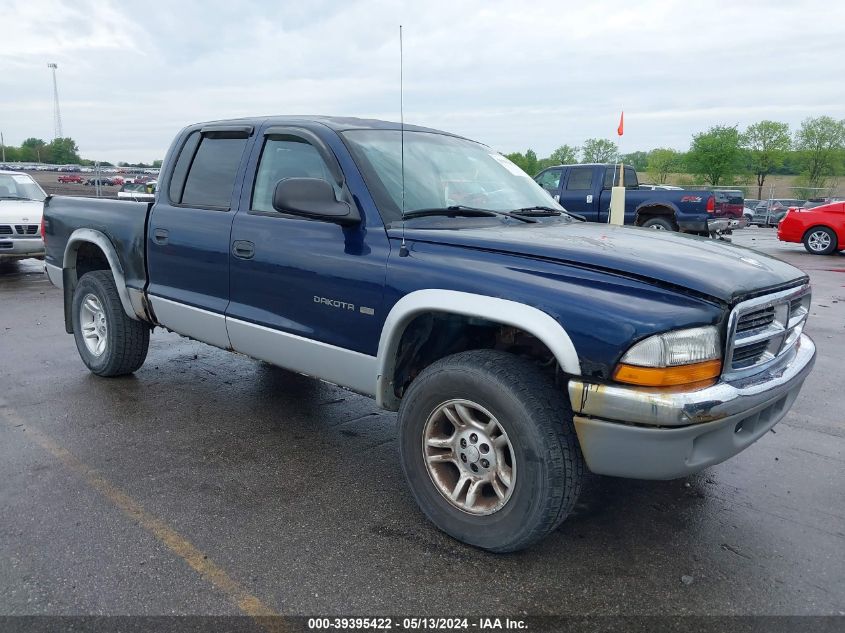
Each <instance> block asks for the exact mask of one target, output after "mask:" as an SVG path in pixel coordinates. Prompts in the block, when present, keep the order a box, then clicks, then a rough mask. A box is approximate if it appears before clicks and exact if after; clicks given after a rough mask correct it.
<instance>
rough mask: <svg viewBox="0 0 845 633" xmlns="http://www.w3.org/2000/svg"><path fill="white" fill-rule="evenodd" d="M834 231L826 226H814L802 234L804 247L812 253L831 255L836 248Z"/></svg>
mask: <svg viewBox="0 0 845 633" xmlns="http://www.w3.org/2000/svg"><path fill="white" fill-rule="evenodd" d="M838 247H839V245H838V244H837V239H836V233H834V232H833V231H831V230H830V229H829V228H827V227H826V226H816V227H813V228H812V229H810V230H809V231H807V232H806V233H805V234H804V248H805V249H807V252H808V253H812V254H813V255H831V254H832V253H835V252H836V251H837V250H838Z"/></svg>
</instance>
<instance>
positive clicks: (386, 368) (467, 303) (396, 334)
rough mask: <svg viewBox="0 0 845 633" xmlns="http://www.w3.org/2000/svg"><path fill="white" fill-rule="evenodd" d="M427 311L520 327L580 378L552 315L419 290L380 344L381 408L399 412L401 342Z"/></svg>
mask: <svg viewBox="0 0 845 633" xmlns="http://www.w3.org/2000/svg"><path fill="white" fill-rule="evenodd" d="M424 312H443V313H448V314H459V315H462V316H469V317H480V318H484V319H487V320H490V321H494V322H496V323H502V324H503V325H511V326H514V327H518V328H520V329H522V330H525V331H526V332H529V333H530V334H533V335H534V336H536V337H537V338H538V339H539V340H540V341H542V342H543V343H544V344H545V345H546V346H547V347H548V348H549V350H551V352H552V354H554V356H555V358H556V359H557V362H558V363H559V364H560V367H561V369H563V371H565V372H566V373H568V374H571V375H574V376H580V375H581V363H580V361H579V360H578V353H577V352H576V351H575V346H574V345H573V344H572V340H571V339H570V338H569V335H568V334H567V333H566V330H565V329H564V328H563V327H562V326H561V325H560V323H558V322H557V321H555V320H554V319H553V318H552V317H551V316H550V315H549V314H547V313H545V312H543V311H542V310H540V309H538V308H535V307H533V306H529V305H526V304H524V303H518V302H516V301H510V300H508V299H499V298H497V297H489V296H487V295H480V294H474V293H469V292H459V291H456V290H417V291H415V292H411V293H409V294H407V295H405V296H404V297H402V298H401V299H400V300H399V301H397V302H396V305H394V306H393V308H392V309H391V310H390V313H389V314H388V315H387V319H385V322H384V327H383V328H382V331H381V338H380V339H379V344H378V357H377V358H378V375H377V384H376V402H377V404H378V406H379V407H381V408H384V409H388V410H391V411H396V410H397V409H398V408H399V399H398V398H396V396H395V395H394V393H393V373H394V371H395V368H396V366H395V361H396V353H397V351H398V348H399V341H400V340H401V339H402V335H403V334H404V332H405V328H407V326H408V324H409V323H410V322H411V321H412V320H413V319H414V318H415V317H416V316H418V315H420V314H422V313H424Z"/></svg>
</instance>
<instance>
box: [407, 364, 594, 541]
mask: <svg viewBox="0 0 845 633" xmlns="http://www.w3.org/2000/svg"><path fill="white" fill-rule="evenodd" d="M399 458H400V461H401V463H402V468H403V470H404V472H405V477H406V479H407V481H408V484H409V486H410V488H411V492H412V493H413V495H414V498H415V499H416V501H417V503H418V504H419V506H420V508H421V509H422V511H423V512H424V513H425V515H426V516H427V517H428V518H429V520H430V521H431V522H432V523H434V524H435V525H436V526H437V527H438V528H440V529H441V530H443V531H444V532H446V533H447V534H449V535H450V536H452V537H454V538H456V539H458V540H460V541H463V542H464V543H468V544H470V545H474V546H476V547H480V548H483V549H486V550H490V551H493V552H511V551H516V550H520V549H523V548H525V547H528V546H529V545H531V544H532V543H534V542H536V541H538V540H540V539H541V538H543V537H544V536H546V535H547V534H548V533H549V532H551V531H552V530H554V529H555V528H556V527H557V526H558V525H560V523H561V522H562V521H563V520H564V519H565V518H566V516H567V515H568V514H569V513H570V511H571V510H572V508H573V507H574V505H575V502H576V500H577V499H578V494H579V492H580V490H581V480H582V478H583V473H584V461H583V457H582V455H581V450H580V447H579V445H578V439H577V437H576V435H575V430H574V427H573V424H572V410H571V408H570V406H569V403H568V401H567V399H566V397H565V395H564V393H563V389H561V388H559V387H557V386H556V385H555V384H554V381H553V380H552V379H551V378H550V377H549V376H548V375H547V374H545V373H543V372H542V371H541V370H540V369H539V368H538V367H537V365H536V364H535V363H533V362H531V361H529V360H526V359H523V358H520V357H518V356H514V355H512V354H508V353H505V352H500V351H494V350H474V351H469V352H461V353H459V354H455V355H453V356H449V357H446V358H444V359H441V360H439V361H437V362H436V363H434V364H432V365H431V366H429V367H427V368H426V369H425V370H424V371H423V372H422V373H421V374H420V375H419V377H417V378H416V380H414V381H413V382H412V383H411V386H410V387H409V388H408V391H407V392H406V394H405V396H404V398H403V399H402V404H401V407H400V409H399Z"/></svg>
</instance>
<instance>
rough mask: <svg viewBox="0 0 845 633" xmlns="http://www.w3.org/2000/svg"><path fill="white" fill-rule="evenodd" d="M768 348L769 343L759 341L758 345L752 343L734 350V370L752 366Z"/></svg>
mask: <svg viewBox="0 0 845 633" xmlns="http://www.w3.org/2000/svg"><path fill="white" fill-rule="evenodd" d="M768 347H769V341H760V342H759V343H752V344H751V345H746V346H744V347H739V348H736V349H734V357H733V366H734V368H737V367H739V366H742V367H748V366H750V365H754V364H755V363H757V362H758V361H759V360H760V357H761V356H762V355H763V354H764V353H765V352H766V350H767V349H768Z"/></svg>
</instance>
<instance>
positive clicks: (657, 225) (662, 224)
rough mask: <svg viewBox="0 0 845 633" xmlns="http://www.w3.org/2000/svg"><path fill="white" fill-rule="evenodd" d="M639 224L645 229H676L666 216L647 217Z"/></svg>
mask: <svg viewBox="0 0 845 633" xmlns="http://www.w3.org/2000/svg"><path fill="white" fill-rule="evenodd" d="M641 226H642V227H643V228H645V229H655V230H658V231H677V230H678V229H677V228H675V225H674V224H673V223H672V221H671V220H667V219H666V218H659V217H658V218H649V219H648V220H646V221H645V222H643V223H642V224H641Z"/></svg>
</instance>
